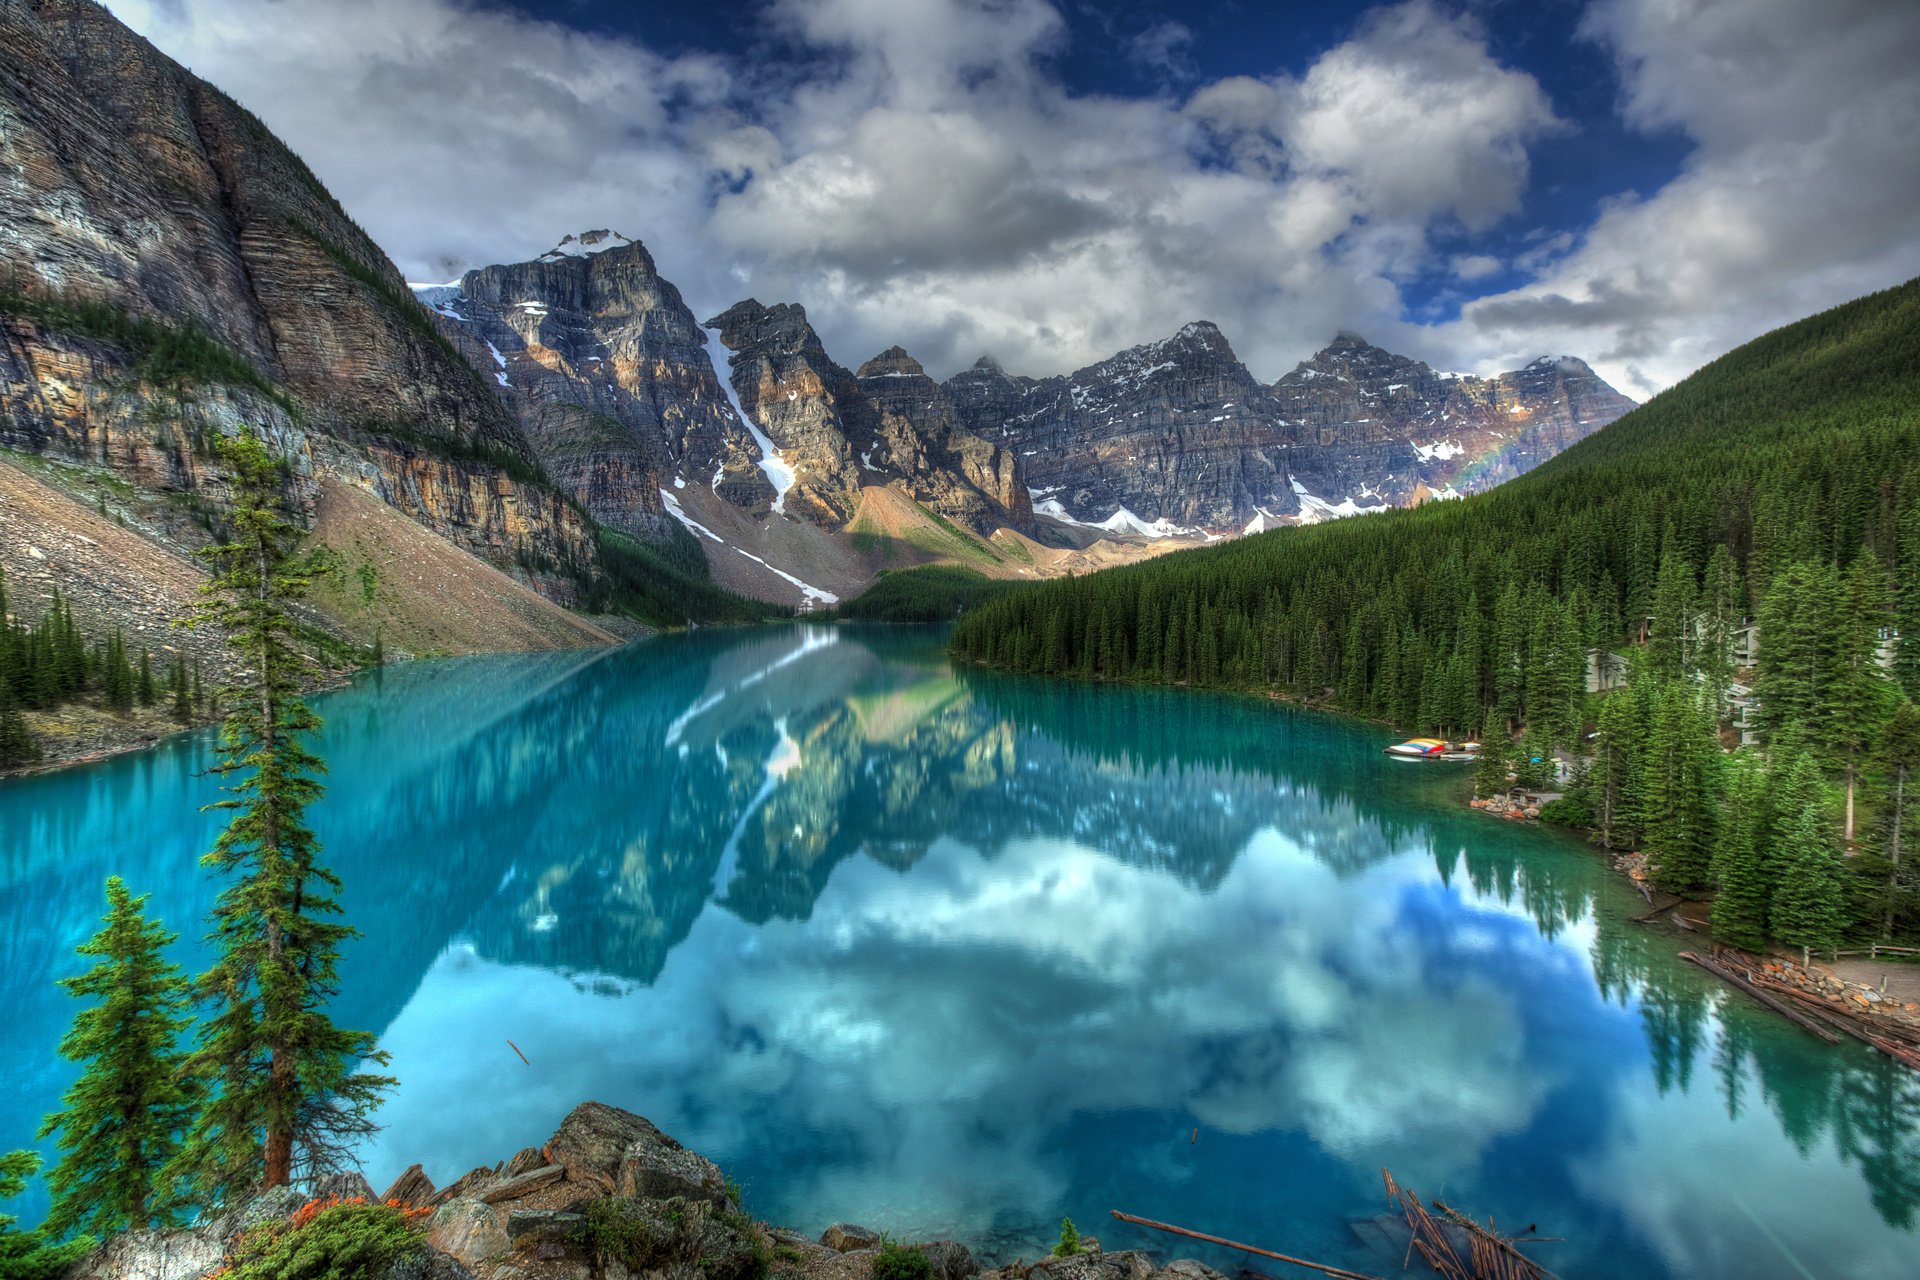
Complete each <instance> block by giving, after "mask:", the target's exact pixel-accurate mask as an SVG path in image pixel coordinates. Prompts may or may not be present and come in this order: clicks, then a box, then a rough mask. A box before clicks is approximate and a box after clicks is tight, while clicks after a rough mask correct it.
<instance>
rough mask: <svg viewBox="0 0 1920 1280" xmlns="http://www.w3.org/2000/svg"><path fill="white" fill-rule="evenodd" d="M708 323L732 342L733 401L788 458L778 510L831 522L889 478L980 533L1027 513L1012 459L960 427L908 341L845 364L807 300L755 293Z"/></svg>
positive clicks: (841, 519)
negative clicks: (834, 355) (787, 485)
mask: <svg viewBox="0 0 1920 1280" xmlns="http://www.w3.org/2000/svg"><path fill="white" fill-rule="evenodd" d="M707 327H708V328H710V329H713V330H715V331H716V332H718V333H719V335H720V341H721V342H722V343H723V344H724V345H725V346H726V347H727V348H728V349H729V350H730V351H732V352H733V354H732V356H731V357H730V358H729V360H728V365H729V369H730V371H731V379H732V382H733V387H734V391H735V393H736V394H737V395H738V397H739V401H740V407H741V408H742V409H743V410H744V411H745V412H746V414H747V415H748V416H749V417H750V418H751V419H752V420H753V421H754V422H755V423H756V424H757V425H758V426H759V428H760V430H761V431H762V432H764V433H765V434H766V435H767V437H768V438H769V440H770V441H771V442H772V444H773V445H774V446H775V447H776V448H777V449H778V450H779V452H780V456H781V459H782V460H783V461H784V463H785V464H786V465H787V466H788V467H790V468H791V469H792V472H793V485H792V487H791V489H789V490H788V491H787V493H786V494H785V495H784V498H783V509H784V510H786V511H788V512H791V513H793V514H796V515H799V516H801V517H802V518H804V519H807V520H811V521H813V522H814V523H816V524H820V525H823V526H826V527H829V528H838V527H840V526H842V525H844V524H846V523H847V521H848V520H850V519H851V518H852V517H853V514H854V512H855V510H856V509H857V508H858V507H859V504H860V490H861V488H862V487H863V486H865V485H870V484H890V485H893V486H895V487H897V488H899V489H901V490H902V491H904V492H905V493H907V494H908V495H909V496H910V497H912V498H913V499H914V500H915V501H916V502H919V503H921V504H922V505H924V506H926V507H927V508H928V509H930V510H932V511H934V512H936V513H937V514H939V515H941V516H943V517H946V518H948V519H951V520H955V521H958V522H960V523H963V524H966V525H967V526H969V527H971V528H973V529H975V530H976V531H978V532H981V533H991V532H993V530H995V529H997V528H1000V527H1002V526H1006V525H1011V526H1013V527H1016V528H1019V527H1024V526H1026V525H1027V524H1028V523H1030V521H1031V518H1032V509H1031V506H1030V505H1029V503H1028V500H1027V492H1026V480H1025V476H1024V473H1023V472H1022V470H1021V467H1020V462H1019V459H1018V458H1016V457H1015V456H1014V455H1013V453H1012V452H1011V451H1010V450H1008V449H1006V448H1004V447H1002V446H1000V445H998V444H996V443H994V442H992V441H989V440H986V439H983V438H981V437H979V436H976V435H974V434H972V433H970V432H968V431H966V430H965V429H963V428H962V427H961V426H960V422H959V413H958V411H957V410H956V408H955V406H954V405H953V403H952V401H951V400H949V399H948V397H947V396H946V394H945V393H944V392H943V391H942V390H941V388H940V386H939V384H938V383H936V382H934V380H933V379H932V378H929V377H928V376H927V374H926V371H925V370H924V369H922V368H921V367H920V364H919V362H918V361H916V360H914V359H913V357H912V356H909V355H908V354H907V353H906V352H905V351H902V350H901V349H900V348H898V347H893V348H891V349H889V350H888V351H885V352H883V353H881V354H880V355H879V356H876V357H875V358H874V359H872V360H870V361H868V362H867V363H866V364H864V365H862V366H861V368H860V372H859V373H858V374H857V375H856V374H853V373H849V372H848V371H847V370H846V369H845V368H843V367H841V366H840V365H838V364H836V363H834V361H833V360H832V359H831V358H830V357H829V356H828V355H827V353H826V349H825V348H824V347H823V346H822V345H821V344H820V338H819V335H817V334H816V333H815V332H814V330H813V326H812V325H810V324H808V323H807V313H806V311H805V309H803V308H801V307H799V306H795V305H790V304H781V305H779V306H775V307H766V306H763V305H761V304H760V303H759V302H758V301H755V300H753V299H748V300H747V301H745V302H740V303H736V304H735V305H734V306H732V307H730V308H729V309H728V310H726V311H725V312H723V313H721V314H720V315H718V316H715V317H714V318H713V319H711V320H709V321H707Z"/></svg>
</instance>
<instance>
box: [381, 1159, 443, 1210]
mask: <svg viewBox="0 0 1920 1280" xmlns="http://www.w3.org/2000/svg"><path fill="white" fill-rule="evenodd" d="M435 1194H437V1193H436V1192H435V1191H434V1187H433V1179H432V1178H429V1177H428V1176H427V1175H426V1174H425V1173H424V1172H422V1171H421V1168H420V1166H419V1165H417V1164H415V1165H408V1166H407V1171H406V1172H405V1173H403V1174H401V1175H400V1176H399V1177H397V1178H395V1179H394V1180H393V1185H392V1186H390V1187H388V1188H387V1190H386V1194H385V1195H383V1196H381V1197H380V1199H381V1200H382V1201H383V1202H384V1201H387V1200H393V1201H397V1202H398V1203H400V1204H402V1205H405V1206H406V1207H407V1208H409V1209H418V1208H420V1207H421V1206H422V1205H425V1204H428V1203H431V1202H432V1200H433V1198H434V1196H435Z"/></svg>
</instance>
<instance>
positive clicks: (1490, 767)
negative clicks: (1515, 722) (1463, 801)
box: [1473, 708, 1513, 800]
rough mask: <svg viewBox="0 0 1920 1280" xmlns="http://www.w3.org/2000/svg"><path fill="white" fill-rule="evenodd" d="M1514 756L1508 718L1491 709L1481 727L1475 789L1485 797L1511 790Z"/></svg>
mask: <svg viewBox="0 0 1920 1280" xmlns="http://www.w3.org/2000/svg"><path fill="white" fill-rule="evenodd" d="M1512 758H1513V743H1512V741H1511V740H1510V739H1509V738H1508V737H1507V724H1506V721H1504V720H1502V719H1501V718H1500V713H1499V712H1498V711H1495V710H1493V709H1492V708H1488V710H1487V722H1486V724H1485V725H1483V726H1482V727H1481V729H1480V758H1479V759H1478V760H1476V761H1475V762H1474V765H1473V792H1474V794H1475V795H1477V796H1479V797H1480V798H1481V799H1483V800H1484V799H1486V798H1487V797H1488V796H1494V795H1499V794H1500V793H1501V792H1503V791H1505V790H1506V789H1507V770H1508V767H1509V764H1510V762H1511V760H1512Z"/></svg>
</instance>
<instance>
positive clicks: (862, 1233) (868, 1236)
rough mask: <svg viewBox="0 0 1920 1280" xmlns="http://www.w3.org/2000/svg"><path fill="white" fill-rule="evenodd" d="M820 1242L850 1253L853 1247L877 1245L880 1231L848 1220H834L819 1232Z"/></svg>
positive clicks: (838, 1250)
mask: <svg viewBox="0 0 1920 1280" xmlns="http://www.w3.org/2000/svg"><path fill="white" fill-rule="evenodd" d="M820 1243H821V1244H823V1245H825V1246H827V1248H829V1249H833V1250H835V1251H837V1252H839V1253H851V1252H853V1251H854V1250H855V1249H872V1248H876V1247H878V1245H879V1244H880V1233H879V1232H878V1231H869V1230H868V1229H867V1228H865V1227H856V1226H854V1225H853V1224H852V1223H850V1222H836V1223H834V1224H833V1225H832V1226H830V1227H828V1228H827V1229H826V1230H825V1231H822V1232H821V1233H820Z"/></svg>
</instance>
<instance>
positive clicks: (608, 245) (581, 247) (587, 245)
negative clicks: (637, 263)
mask: <svg viewBox="0 0 1920 1280" xmlns="http://www.w3.org/2000/svg"><path fill="white" fill-rule="evenodd" d="M638 243H639V241H637V240H630V239H628V238H627V237H626V236H623V235H621V234H620V233H619V232H618V231H609V230H607V229H606V228H605V227H602V228H600V229H599V230H598V231H582V232H581V233H580V234H578V235H572V236H565V237H563V238H562V239H561V241H560V243H559V244H557V245H555V246H553V248H551V249H549V250H547V251H546V252H545V253H543V254H541V255H540V256H539V258H538V259H536V261H539V262H557V261H559V260H560V259H562V258H585V257H590V256H591V255H593V254H596V253H605V252H607V251H608V250H609V249H624V248H627V247H628V246H629V245H635V244H638Z"/></svg>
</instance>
